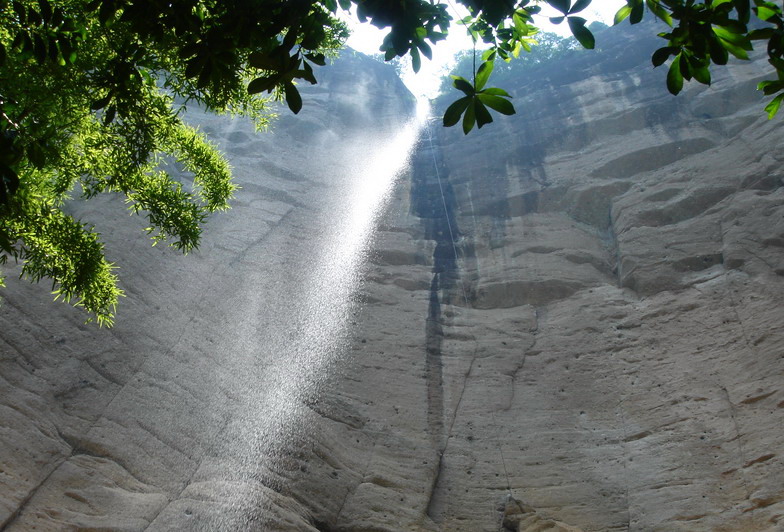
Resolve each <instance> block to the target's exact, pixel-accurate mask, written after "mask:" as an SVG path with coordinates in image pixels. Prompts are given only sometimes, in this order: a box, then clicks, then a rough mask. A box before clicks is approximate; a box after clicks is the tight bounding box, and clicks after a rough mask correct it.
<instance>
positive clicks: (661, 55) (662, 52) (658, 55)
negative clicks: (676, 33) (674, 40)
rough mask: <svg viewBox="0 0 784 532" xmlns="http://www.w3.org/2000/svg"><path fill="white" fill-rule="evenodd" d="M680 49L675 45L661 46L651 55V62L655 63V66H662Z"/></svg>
mask: <svg viewBox="0 0 784 532" xmlns="http://www.w3.org/2000/svg"><path fill="white" fill-rule="evenodd" d="M677 51H678V48H676V47H674V46H665V47H664V48H659V49H658V50H656V51H655V52H653V55H652V56H651V63H653V66H654V67H657V66H660V65H661V64H663V63H664V62H665V61H666V60H667V59H669V57H670V56H671V55H672V54H673V53H675V52H677Z"/></svg>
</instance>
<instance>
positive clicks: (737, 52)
mask: <svg viewBox="0 0 784 532" xmlns="http://www.w3.org/2000/svg"><path fill="white" fill-rule="evenodd" d="M719 42H720V43H721V46H722V47H723V48H724V49H725V50H727V51H728V52H729V53H731V54H732V55H734V56H735V57H737V58H738V59H745V60H748V59H749V54H747V53H746V50H744V49H743V48H741V47H740V46H736V45H735V44H734V43H731V42H729V41H725V40H724V39H719Z"/></svg>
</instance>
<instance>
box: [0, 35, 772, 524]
mask: <svg viewBox="0 0 784 532" xmlns="http://www.w3.org/2000/svg"><path fill="white" fill-rule="evenodd" d="M608 35H610V34H607V35H600V41H599V43H600V46H601V47H602V50H601V52H599V53H596V54H595V56H591V57H593V58H594V59H593V60H592V61H589V62H585V61H581V60H580V59H581V58H577V59H575V60H574V62H571V63H567V64H566V65H562V66H560V67H559V69H557V70H548V69H541V70H539V71H536V72H535V73H533V74H531V78H532V80H531V81H530V82H525V81H521V82H520V84H519V85H517V86H516V87H514V89H515V92H514V94H515V104H516V107H517V109H518V115H517V116H515V117H511V118H509V119H498V120H497V121H496V123H494V124H492V125H491V126H488V127H487V128H485V129H483V130H482V131H480V132H479V134H474V133H472V134H471V135H470V136H469V137H468V138H467V139H464V138H463V137H462V133H460V132H458V131H453V130H442V129H441V128H440V127H438V126H437V123H436V122H433V123H432V124H431V125H430V126H429V128H427V129H425V130H424V132H423V134H422V135H421V137H420V139H419V143H418V146H417V150H416V151H415V153H414V155H413V159H412V166H411V170H410V172H409V173H408V174H407V175H405V176H403V177H404V178H403V179H401V180H400V181H399V183H398V186H397V187H396V188H395V190H394V192H393V194H392V198H391V200H390V202H389V205H388V207H387V209H386V211H385V214H384V216H383V217H382V218H381V219H380V220H379V223H378V232H377V236H376V238H375V240H374V243H373V246H372V252H371V254H370V255H369V261H368V262H367V264H365V266H364V267H363V268H362V278H363V282H362V284H361V285H360V288H359V289H358V291H357V292H356V294H355V303H354V305H353V306H351V307H348V308H347V311H346V312H347V314H346V315H345V316H341V317H342V318H345V320H346V322H347V328H346V329H345V330H343V331H342V332H340V334H339V335H338V336H339V337H340V338H339V339H340V341H338V342H337V347H334V348H332V351H330V352H331V353H332V354H331V355H329V357H328V360H327V362H325V363H324V364H321V365H318V364H317V365H316V366H315V367H316V369H317V371H316V373H310V372H309V371H311V370H309V369H308V368H311V367H312V366H311V365H310V364H311V362H313V361H316V362H319V361H320V360H321V359H320V358H318V357H317V358H315V359H308V358H307V356H309V355H303V353H302V351H308V350H309V349H310V347H313V351H314V352H316V351H319V350H320V349H321V347H319V346H315V345H314V346H311V344H308V343H306V344H305V345H304V346H299V347H298V348H296V349H294V348H292V345H294V346H295V347H296V345H297V338H302V337H304V338H306V339H310V338H311V337H310V336H308V334H305V333H307V320H306V319H305V318H307V315H309V313H312V312H314V309H313V308H311V307H309V306H308V302H309V301H310V299H308V296H307V291H308V287H309V286H311V283H312V282H313V276H312V275H311V273H313V272H314V271H316V272H317V271H318V264H320V261H321V260H322V258H323V257H324V256H326V255H328V254H329V253H330V250H329V249H327V248H328V246H327V247H325V246H326V244H325V242H328V241H330V240H331V239H332V238H333V237H334V234H335V231H338V233H339V227H338V228H337V229H335V219H336V218H338V219H340V218H341V217H344V214H345V213H344V212H343V211H340V210H336V209H338V207H337V206H338V205H341V204H343V203H346V202H345V199H346V198H348V197H350V196H349V195H347V194H346V193H345V192H346V190H347V189H346V187H347V186H349V185H347V184H345V183H344V182H343V181H341V179H340V178H339V176H340V175H341V173H342V172H345V170H344V169H345V168H347V166H346V165H347V164H349V163H350V162H351V161H356V160H358V159H361V158H362V157H363V156H364V154H366V153H367V149H360V148H362V146H366V145H361V143H360V140H361V138H360V137H362V136H365V137H367V136H369V135H368V134H365V133H361V134H360V135H359V136H357V135H355V132H356V131H360V132H363V131H365V130H364V128H365V127H367V125H368V124H370V123H371V122H368V121H366V120H367V117H368V116H370V115H368V114H366V113H365V112H362V111H361V110H358V109H361V108H358V107H357V106H356V105H354V104H352V102H353V100H352V99H351V98H350V95H351V92H352V91H354V89H353V88H352V87H353V86H352V85H347V86H346V87H345V88H340V83H341V80H345V79H347V76H350V75H351V74H350V72H353V71H352V70H349V71H348V72H349V73H344V74H338V75H336V76H335V77H334V78H332V79H331V80H329V79H328V80H325V83H324V84H323V85H319V86H317V87H316V88H315V89H314V92H312V94H311V97H309V98H306V105H309V106H310V108H306V109H304V110H303V113H302V117H297V118H293V117H286V118H284V119H283V120H281V121H280V123H279V125H278V126H276V132H275V133H273V134H272V135H270V136H266V135H262V136H258V137H257V136H253V135H252V134H251V133H250V130H249V128H248V127H247V126H246V125H242V124H239V123H231V124H230V125H226V124H225V123H223V122H219V121H213V120H212V119H211V118H209V117H206V116H205V117H199V118H198V119H199V120H202V121H204V122H203V124H204V128H205V130H207V131H209V132H210V133H212V134H213V135H215V138H217V139H219V140H220V141H221V142H222V145H223V146H224V147H225V149H226V150H227V152H228V153H229V154H230V155H231V157H232V161H233V164H234V166H235V168H236V170H237V174H238V176H239V180H240V184H241V185H242V186H243V190H242V192H241V193H240V195H239V197H238V200H237V202H236V203H235V208H234V209H233V210H232V212H231V213H228V214H226V215H225V216H223V215H222V216H220V217H218V218H216V219H215V220H213V221H212V222H211V226H210V227H209V228H208V232H207V238H206V241H205V243H204V245H203V251H202V252H201V253H199V254H195V255H194V256H190V257H184V258H183V257H179V256H177V255H176V254H175V253H173V252H168V251H165V250H164V251H163V252H161V251H160V250H154V251H150V250H149V249H148V247H147V246H146V244H145V243H144V242H143V240H142V239H140V238H138V236H136V233H135V232H134V229H133V228H131V227H128V224H127V223H125V222H126V220H125V219H123V220H122V222H123V223H122V224H117V225H116V226H115V225H113V224H112V223H111V222H113V221H114V220H115V218H113V217H112V216H120V215H119V214H111V213H112V212H115V213H117V212H121V211H118V210H116V205H111V203H112V202H111V201H110V200H108V199H107V201H106V204H105V205H104V204H98V203H94V202H88V204H84V205H79V206H76V207H75V208H78V209H82V210H80V211H79V213H80V214H81V215H82V216H84V217H90V216H93V218H94V219H99V220H107V221H108V222H109V223H108V224H107V227H109V228H110V229H107V232H111V234H110V235H107V240H109V244H108V247H109V250H110V256H114V257H117V260H118V262H121V264H122V265H123V287H124V288H125V290H126V292H127V294H128V297H126V298H125V300H124V301H123V306H122V308H121V314H120V319H119V321H118V325H117V327H116V328H114V329H112V330H110V331H105V330H98V329H96V328H95V327H93V326H85V325H82V324H81V322H82V321H83V316H82V315H81V314H79V312H78V311H72V310H71V309H68V308H67V307H64V306H60V307H52V304H51V302H50V301H49V298H48V295H47V294H46V293H43V294H42V293H41V292H42V290H41V289H40V288H41V287H36V286H32V287H31V286H27V285H18V286H14V287H13V288H11V289H9V290H8V291H6V292H5V293H4V294H3V298H4V299H3V304H2V307H0V312H1V313H2V322H3V325H2V333H1V334H0V339H1V340H2V348H1V349H0V353H2V358H1V359H0V386H2V393H1V394H0V398H2V399H0V409H2V410H0V412H1V413H0V427H1V428H2V430H0V438H1V439H2V441H3V446H2V451H0V452H1V453H2V454H0V469H2V472H1V473H0V486H2V488H0V493H2V494H3V495H2V496H0V528H2V529H7V530H29V529H32V528H33V527H35V528H36V529H37V530H60V529H79V528H81V529H113V530H219V529H223V530H318V531H321V532H326V531H337V530H340V531H399V530H412V531H440V530H443V531H447V530H448V531H461V530H464V531H472V532H473V531H484V530H487V531H496V530H499V529H508V530H520V531H523V530H525V531H528V530H531V531H533V530H567V531H573V530H585V531H588V530H592V531H593V530H595V531H599V530H637V531H648V530H661V531H673V530H684V531H685V530H689V531H692V530H727V531H731V530H744V531H745V530H749V531H752V530H760V531H761V530H777V529H779V528H780V527H781V526H782V525H781V523H780V519H781V516H782V513H784V503H783V502H782V500H783V498H784V488H782V485H781V479H782V478H784V465H783V464H782V458H781V456H782V451H783V449H782V443H781V442H782V441H784V438H782V435H783V434H782V431H783V430H784V429H782V427H784V391H782V389H781V380H782V371H783V370H784V360H783V357H782V353H783V352H784V349H783V348H784V333H783V332H782V329H781V327H780V326H779V322H780V321H781V319H782V317H784V310H782V309H783V308H784V307H782V303H784V301H782V299H784V290H783V289H784V278H783V277H782V275H784V266H783V264H784V262H782V249H781V248H782V247H783V246H784V207H782V195H783V194H784V189H783V188H782V187H781V185H782V174H781V172H780V171H779V167H780V163H781V157H782V156H781V154H780V150H778V149H777V148H778V144H779V143H780V141H781V138H782V126H781V121H780V120H779V119H777V120H773V121H767V120H766V119H765V117H764V115H763V112H762V107H763V105H764V103H763V101H762V100H761V99H760V97H759V96H758V95H757V93H756V91H755V90H754V87H755V85H756V83H757V82H758V81H759V80H760V79H762V78H763V77H764V75H765V71H766V69H765V67H764V63H757V62H755V63H750V64H738V65H733V66H731V67H729V68H728V69H726V70H725V71H724V73H723V74H721V75H720V76H717V79H716V81H715V83H714V84H713V86H712V87H710V88H704V87H689V88H688V90H686V91H685V93H684V94H682V95H681V96H678V97H677V98H673V97H671V96H669V95H668V94H666V91H665V88H664V80H663V76H664V72H663V71H661V69H659V70H657V71H652V70H651V69H650V67H649V66H648V63H647V58H646V53H647V54H649V53H650V51H652V50H653V49H654V48H655V46H656V45H655V43H653V42H651V41H650V40H646V39H639V38H638V37H636V36H635V35H634V33H627V32H626V30H613V33H612V35H614V37H613V36H608ZM601 37H604V39H605V40H602V39H601ZM368 65H369V64H363V65H362V68H363V71H368V72H373V69H375V68H376V67H375V66H372V67H371V66H368ZM638 65H639V66H638ZM352 68H353V67H352ZM383 85H388V86H389V87H394V88H396V89H395V90H397V91H398V92H399V93H400V94H403V92H402V90H401V89H400V88H399V85H398V83H397V82H396V81H394V80H393V79H392V78H390V77H386V74H383V75H382V74H378V75H377V76H375V78H369V79H368V82H367V83H363V84H362V87H363V91H365V90H366V91H369V92H367V93H366V94H369V95H370V97H369V98H370V99H369V100H367V101H368V102H370V105H371V107H368V108H367V110H374V109H375V108H376V107H379V106H381V108H383V109H384V110H383V111H382V115H383V116H384V117H385V120H384V124H385V125H386V126H389V127H391V128H397V127H399V121H398V118H399V117H402V116H403V115H405V114H406V110H407V109H408V108H409V107H408V105H407V104H404V103H400V104H396V103H391V102H394V100H392V99H391V98H388V97H387V96H386V94H388V93H385V92H383V90H382V88H381V87H382V86H383ZM307 102H309V103H307ZM383 106H386V107H383ZM377 133H378V134H379V135H382V137H381V143H382V144H383V142H385V141H384V139H388V138H389V136H383V135H389V134H391V133H384V130H383V128H381V130H380V132H379V131H378V130H377ZM338 146H343V147H344V149H338V148H337V147H338ZM352 146H354V147H358V148H357V149H356V150H354V151H352V149H351V147H352ZM349 165H350V164H349ZM113 208H114V209H115V210H113ZM122 216H123V217H124V216H125V215H124V214H122ZM129 242H130V244H128V243H129ZM316 277H317V276H316ZM316 286H321V285H316ZM43 292H45V291H43ZM303 293H304V294H303ZM327 306H328V305H327ZM303 315H304V316H305V318H302V316H303ZM303 331H305V333H303ZM318 341H319V340H318V338H316V336H313V342H314V344H316V343H318ZM317 347H318V349H317ZM302 357H305V359H303V358H302ZM303 360H304V361H303ZM291 382H295V383H305V384H302V385H301V387H299V386H300V384H297V385H296V386H298V388H297V393H296V394H294V395H292V396H289V395H286V393H287V392H286V390H287V386H290V385H291V384H290V383H291ZM310 382H314V383H316V384H314V385H313V386H308V383H310ZM279 397H282V398H283V401H282V402H283V403H285V404H279V403H280V401H278V402H276V401H277V399H276V398H279ZM292 397H293V399H292ZM278 412H283V413H284V414H285V416H283V418H284V419H277V420H276V419H271V418H275V417H276V416H277V415H278V414H277V413H278Z"/></svg>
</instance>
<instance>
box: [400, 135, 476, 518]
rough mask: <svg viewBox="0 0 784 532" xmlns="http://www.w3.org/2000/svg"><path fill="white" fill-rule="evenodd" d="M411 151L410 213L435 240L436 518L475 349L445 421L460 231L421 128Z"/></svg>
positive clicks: (428, 372)
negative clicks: (444, 308) (447, 333)
mask: <svg viewBox="0 0 784 532" xmlns="http://www.w3.org/2000/svg"><path fill="white" fill-rule="evenodd" d="M425 134H426V135H428V138H427V139H424V138H423V139H421V140H420V143H419V146H418V149H417V150H416V152H415V155H414V161H413V165H412V169H413V172H412V187H411V205H412V210H413V211H414V214H415V215H416V216H418V217H419V218H420V219H422V221H423V224H424V229H425V235H424V237H425V239H427V240H433V241H435V243H436V247H435V250H434V251H433V279H432V281H431V283H430V299H429V303H428V311H427V318H426V321H425V377H426V379H427V420H428V431H429V434H430V439H431V443H432V445H433V446H434V448H435V449H436V450H437V452H438V456H439V458H438V465H437V467H436V471H435V474H434V477H433V483H432V485H431V489H430V495H429V500H428V504H427V515H428V516H429V517H430V518H431V519H433V520H434V521H438V520H439V518H440V515H441V514H442V508H441V507H442V505H443V501H442V500H441V497H439V493H440V484H441V479H442V473H443V466H444V462H443V460H444V459H443V457H444V453H445V452H446V448H447V445H448V442H449V437H450V435H451V432H452V426H453V425H454V423H455V419H456V417H457V412H458V411H459V409H460V403H461V401H462V396H463V392H464V391H465V386H466V381H467V380H468V377H469V375H470V374H471V371H472V368H473V365H474V358H475V357H476V346H475V348H474V355H473V357H472V360H471V363H470V364H469V368H468V371H467V372H466V375H465V376H464V380H463V385H462V389H461V390H460V394H459V397H458V400H457V403H456V406H455V410H454V412H452V415H451V416H450V417H451V419H450V420H449V423H448V427H446V426H445V419H444V417H445V415H444V378H443V360H442V348H443V339H444V326H445V325H446V326H448V324H447V323H445V322H444V315H443V313H442V312H441V305H442V304H447V305H449V304H452V302H453V301H455V300H457V301H460V300H463V302H464V304H466V305H467V304H468V298H467V297H466V295H465V294H466V292H465V289H461V288H460V282H461V275H460V266H459V263H458V260H459V256H458V255H460V254H461V252H460V251H458V250H459V248H460V243H459V241H460V231H459V228H458V225H457V220H456V219H455V211H456V200H455V194H454V190H453V189H452V186H451V184H450V183H449V180H448V177H449V172H448V169H447V167H446V165H445V164H444V161H443V156H442V154H441V152H440V150H437V149H436V147H435V146H434V144H433V142H432V139H431V138H429V134H430V133H429V131H428V132H426V133H425Z"/></svg>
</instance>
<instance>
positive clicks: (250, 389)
mask: <svg viewBox="0 0 784 532" xmlns="http://www.w3.org/2000/svg"><path fill="white" fill-rule="evenodd" d="M428 111H429V109H428V107H427V104H420V105H419V106H418V109H417V113H416V116H415V117H413V118H412V119H411V120H410V121H409V122H408V123H406V124H405V125H404V126H403V127H402V128H399V129H398V130H396V131H393V132H391V133H390V132H387V133H384V132H377V131H375V132H371V133H369V132H365V133H364V134H363V135H357V136H356V137H353V138H350V139H347V140H341V141H340V143H339V145H337V147H335V146H336V144H335V143H332V145H331V147H329V148H328V151H329V154H330V156H329V157H328V159H329V162H328V164H325V160H324V158H314V161H315V162H313V163H311V166H310V168H309V171H310V172H312V173H313V174H314V176H315V174H318V175H317V176H315V177H314V179H313V183H312V184H311V185H310V186H309V190H308V191H307V193H306V195H307V197H305V198H302V199H301V203H302V205H307V206H315V207H312V208H305V207H302V208H299V207H298V208H295V209H293V210H292V212H291V213H289V214H287V215H286V223H285V227H284V225H283V224H282V225H281V226H280V227H279V228H276V229H275V230H273V231H271V232H270V234H269V235H268V236H267V237H266V238H265V239H264V242H263V243H262V244H261V245H259V246H257V247H255V248H252V249H249V250H248V251H247V252H246V253H244V254H243V256H242V259H241V261H240V263H238V264H237V265H236V267H239V268H244V269H246V270H247V271H246V272H245V273H243V274H242V278H243V282H244V284H245V286H246V287H247V288H245V289H244V290H243V298H242V300H241V301H242V302H241V303H237V305H235V306H234V307H233V308H232V309H231V310H230V312H229V314H230V315H228V316H226V317H225V318H224V319H225V327H226V334H225V335H224V339H223V342H222V345H220V346H218V347H217V348H216V352H217V353H220V354H219V355H217V356H220V357H221V360H220V362H219V366H221V367H224V368H226V369H227V371H222V372H220V373H219V374H216V376H215V377H214V378H215V380H216V383H215V386H216V387H217V389H220V390H224V391H225V390H229V391H230V393H231V394H232V395H233V396H234V397H235V399H236V401H237V406H236V407H235V408H234V409H233V411H232V413H231V414H230V415H229V416H228V418H227V419H226V421H225V426H224V427H223V428H222V429H221V430H219V431H218V433H217V434H216V435H215V437H214V438H213V439H214V441H213V442H212V445H211V449H210V450H208V451H207V453H206V456H205V458H204V459H203V460H202V462H201V463H200V464H199V466H198V468H197V470H196V472H195V473H194V474H193V476H192V478H191V479H190V482H188V484H187V486H186V487H185V489H184V490H183V492H182V494H181V496H180V500H179V501H175V502H174V503H172V504H170V505H169V508H168V509H167V510H165V511H164V512H162V515H161V516H159V519H157V520H156V521H155V522H153V525H152V527H151V528H152V529H158V528H165V527H166V526H169V525H168V524H167V523H168V522H169V519H170V515H171V514H172V513H173V512H175V511H177V512H179V511H180V510H181V508H180V506H183V505H185V506H187V504H184V503H183V501H185V500H187V499H201V498H202V497H201V495H202V494H208V495H206V498H209V499H210V501H209V504H207V505H205V504H199V505H198V509H196V510H193V509H192V508H190V507H189V508H187V509H186V510H185V512H186V513H187V515H188V519H189V525H188V526H189V527H191V529H194V528H195V529H202V530H240V529H243V530H244V529H253V528H262V529H263V528H264V522H265V520H266V519H267V518H275V519H278V520H280V519H281V517H280V516H275V515H271V514H270V512H273V513H274V512H276V511H280V509H279V508H278V507H277V506H276V504H275V502H276V498H277V497H279V493H281V492H285V491H286V482H287V479H286V476H285V474H282V473H281V472H285V471H286V469H287V468H291V467H293V466H292V456H294V455H296V454H297V453H298V449H299V448H300V446H302V445H307V443H306V442H307V441H308V437H309V436H310V434H309V422H308V420H309V418H311V416H313V415H316V414H314V412H313V410H312V408H313V407H314V405H317V404H318V402H319V397H320V394H321V391H322V388H323V386H324V385H325V384H326V383H327V382H328V381H329V380H330V378H332V377H334V376H335V375H336V373H339V372H340V366H341V364H343V363H345V362H347V361H346V360H345V357H346V353H347V349H346V347H347V338H348V337H349V335H350V334H351V331H350V329H349V322H350V318H351V316H352V314H353V313H357V312H359V310H360V308H359V303H358V302H357V301H356V297H355V295H356V293H357V291H358V289H359V286H360V283H361V271H362V268H363V264H364V263H365V261H366V259H367V253H368V249H369V244H370V243H371V241H372V239H373V235H374V224H375V223H376V221H377V218H378V216H379V215H380V213H382V212H383V210H384V207H385V204H386V201H387V199H388V198H389V196H390V194H391V192H392V190H393V188H394V186H395V182H396V180H397V178H398V177H399V176H400V175H401V174H402V173H403V172H404V171H405V170H406V168H407V166H408V164H409V158H410V155H411V151H412V149H413V148H414V146H415V144H416V142H417V139H418V137H419V134H420V130H421V127H422V125H423V123H424V118H425V116H426V115H427V113H428ZM316 159H318V160H317V161H316ZM249 265H259V266H257V267H255V268H251V267H250V266H249ZM202 487H203V488H204V489H203V490H202V489H201V488H202ZM216 494H219V495H216ZM210 506H212V508H211V509H210V510H206V509H205V508H208V507H210ZM167 514H168V515H169V517H167Z"/></svg>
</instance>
